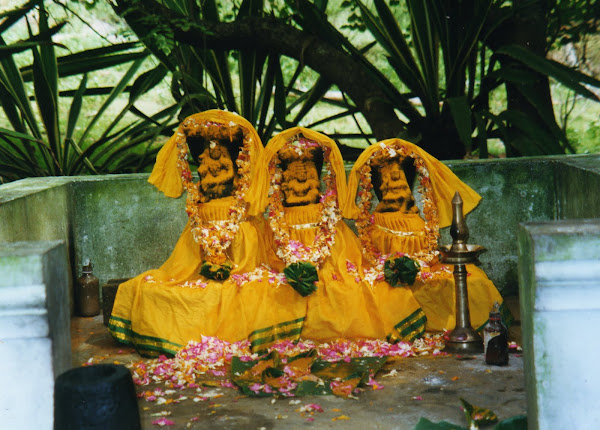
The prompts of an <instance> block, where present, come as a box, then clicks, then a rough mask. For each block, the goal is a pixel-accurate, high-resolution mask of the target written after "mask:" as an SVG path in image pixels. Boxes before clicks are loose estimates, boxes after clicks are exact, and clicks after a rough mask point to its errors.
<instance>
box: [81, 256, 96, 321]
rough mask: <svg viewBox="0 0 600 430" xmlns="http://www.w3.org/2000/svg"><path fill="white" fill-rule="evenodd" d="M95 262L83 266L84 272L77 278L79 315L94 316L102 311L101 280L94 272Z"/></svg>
mask: <svg viewBox="0 0 600 430" xmlns="http://www.w3.org/2000/svg"><path fill="white" fill-rule="evenodd" d="M93 267H94V266H93V264H92V262H91V261H89V260H88V264H86V265H84V266H83V269H82V271H83V274H82V275H81V276H80V277H79V279H78V280H77V281H78V282H77V287H78V288H77V309H78V313H79V316H82V317H93V316H96V315H98V314H99V313H100V281H99V280H98V278H96V277H95V276H94V274H93V273H92V268H93Z"/></svg>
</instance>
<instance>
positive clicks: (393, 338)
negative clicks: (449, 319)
mask: <svg viewBox="0 0 600 430" xmlns="http://www.w3.org/2000/svg"><path fill="white" fill-rule="evenodd" d="M426 323H427V316H425V313H424V312H423V310H422V309H420V308H419V309H417V310H416V311H414V312H413V313H412V314H410V315H409V316H408V317H406V318H404V319H403V320H402V321H400V322H399V323H398V324H396V325H395V326H394V330H393V332H392V333H390V334H388V335H387V339H388V342H390V343H395V342H398V341H400V340H404V341H413V340H415V339H417V338H419V337H421V336H422V335H423V333H425V324H426Z"/></svg>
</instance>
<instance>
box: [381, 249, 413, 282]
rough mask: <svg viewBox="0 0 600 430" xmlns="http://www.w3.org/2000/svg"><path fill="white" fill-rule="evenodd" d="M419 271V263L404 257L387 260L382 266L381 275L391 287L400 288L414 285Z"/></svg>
mask: <svg viewBox="0 0 600 430" xmlns="http://www.w3.org/2000/svg"><path fill="white" fill-rule="evenodd" d="M420 269H421V266H420V265H419V263H417V262H416V261H415V260H412V259H410V258H408V257H407V256H405V255H404V256H402V257H398V258H394V259H387V260H386V261H385V264H384V266H383V275H384V276H385V280H386V281H387V282H388V284H390V285H391V286H392V287H400V286H402V285H412V284H414V283H415V279H416V278H417V273H419V270H420Z"/></svg>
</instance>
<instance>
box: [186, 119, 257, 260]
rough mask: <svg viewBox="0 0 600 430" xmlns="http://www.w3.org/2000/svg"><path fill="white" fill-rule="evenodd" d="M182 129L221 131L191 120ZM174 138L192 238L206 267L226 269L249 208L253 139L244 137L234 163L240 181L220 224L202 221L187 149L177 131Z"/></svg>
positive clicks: (231, 125)
mask: <svg viewBox="0 0 600 430" xmlns="http://www.w3.org/2000/svg"><path fill="white" fill-rule="evenodd" d="M236 125H238V124H236V123H234V122H230V123H229V127H234V126H236ZM182 126H183V127H196V128H199V127H203V128H205V129H208V127H215V126H221V127H223V124H219V123H214V122H206V123H197V122H196V121H195V120H194V119H192V118H188V119H187V120H186V121H184V123H183V124H182ZM183 127H182V128H183ZM176 138H177V149H178V160H177V167H178V169H179V172H180V175H181V180H182V183H183V186H184V188H185V189H186V191H187V200H186V212H187V214H188V217H189V218H190V222H191V231H192V237H193V238H194V240H195V241H196V242H197V243H198V244H199V245H200V247H201V248H202V251H203V253H204V257H205V259H206V262H207V263H208V264H210V265H218V266H221V265H225V263H226V262H227V260H228V257H227V249H228V248H229V246H230V245H231V242H232V241H233V238H234V237H235V235H236V234H237V232H238V230H239V228H240V223H241V222H242V221H244V220H245V218H246V211H247V208H248V204H247V202H246V201H245V199H244V198H245V196H246V193H247V191H248V188H249V186H250V147H251V143H252V137H251V135H250V133H244V142H243V144H242V147H241V149H240V152H239V154H238V157H237V159H236V161H235V162H236V165H237V167H238V176H239V181H238V184H237V188H236V190H235V192H234V194H233V198H234V203H233V205H232V207H231V208H230V210H229V219H227V220H223V221H211V220H205V219H203V217H202V215H201V207H202V203H200V202H201V195H200V188H199V186H198V184H197V183H194V182H193V179H192V172H191V170H190V165H189V163H188V150H189V148H188V145H187V142H186V138H185V134H184V133H182V132H181V131H178V132H177V137H176ZM230 138H231V137H230ZM211 144H212V142H211Z"/></svg>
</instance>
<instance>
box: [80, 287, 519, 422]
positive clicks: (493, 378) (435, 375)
mask: <svg viewBox="0 0 600 430" xmlns="http://www.w3.org/2000/svg"><path fill="white" fill-rule="evenodd" d="M507 304H508V305H509V307H510V309H511V311H512V312H513V315H515V316H517V317H518V302H517V300H515V299H512V300H511V299H508V300H507ZM518 320H519V319H518V318H517V325H516V326H515V327H513V329H511V338H512V339H513V340H515V341H517V342H518V343H520V328H519V326H518ZM72 342H73V365H74V366H79V365H81V364H83V363H85V362H87V361H88V360H89V359H90V358H92V362H94V363H113V362H117V363H118V364H128V363H130V362H133V361H138V360H140V357H139V355H137V353H136V352H135V351H134V350H132V349H130V348H127V347H124V346H123V345H120V344H118V343H117V342H116V341H114V340H113V338H112V337H111V336H110V335H109V333H108V331H107V330H106V328H105V327H104V325H103V324H102V316H101V315H100V316H97V317H94V318H73V319H72ZM393 370H396V372H397V373H396V374H395V375H394V376H384V375H389V374H390V373H392V374H393V373H394V372H392V371H393ZM225 379H226V378H220V377H215V376H212V375H210V376H209V375H207V376H206V379H205V380H203V381H202V383H203V385H204V386H203V387H202V388H201V395H202V396H203V397H204V398H205V400H202V401H198V402H194V401H193V400H192V397H194V396H195V395H196V394H197V392H196V390H195V389H189V388H188V389H185V390H182V391H181V392H179V391H178V392H177V396H179V395H183V396H187V397H188V399H187V400H182V401H180V402H179V403H170V404H162V405H158V404H157V403H156V402H148V401H146V400H144V399H139V401H138V402H139V403H138V404H139V407H140V414H141V417H142V428H143V429H154V428H159V427H158V426H157V425H152V422H153V421H155V420H157V419H159V418H160V417H161V415H160V414H161V413H167V414H169V415H167V416H166V418H167V419H169V420H172V421H174V422H175V424H174V425H172V426H167V427H166V428H169V429H188V428H191V429H201V428H202V429H213V428H214V429H244V430H251V429H302V428H314V429H322V428H332V429H335V428H338V429H354V428H356V429H413V428H414V427H415V425H416V424H417V422H418V421H419V418H420V417H425V418H427V419H429V420H431V421H433V422H439V421H448V422H451V423H454V424H458V425H461V426H466V421H465V418H464V415H463V412H462V410H461V403H460V398H464V399H465V400H467V401H468V402H470V403H471V404H474V405H477V406H482V407H486V408H489V409H491V410H492V411H494V412H495V413H496V414H497V415H498V417H499V419H500V420H503V419H506V418H509V417H512V416H515V415H524V414H525V413H526V394H525V381H524V378H523V359H522V357H521V354H520V353H514V354H511V356H510V361H509V365H508V366H506V367H497V366H488V365H486V364H485V361H484V358H483V354H479V355H474V356H464V357H457V356H438V357H432V356H424V357H411V358H400V359H394V360H388V362H387V363H386V364H385V365H384V367H383V368H382V370H381V371H380V372H379V373H378V374H377V375H376V378H375V379H376V381H377V382H378V383H380V384H382V385H383V388H382V389H379V390H373V389H372V388H371V387H366V388H365V389H364V391H363V392H361V393H360V394H359V395H358V399H357V400H356V399H342V398H338V397H335V396H307V397H299V398H278V399H274V398H269V397H267V398H249V397H246V396H243V395H241V393H240V392H239V391H237V390H236V389H232V388H226V387H222V386H221V381H222V380H225ZM155 387H161V388H162V389H163V390H164V389H165V388H164V384H159V385H149V386H143V387H142V386H137V387H136V389H137V391H138V393H140V392H143V391H147V390H152V389H154V388H155ZM309 404H318V405H319V406H320V407H321V408H322V409H323V412H318V411H313V412H310V411H303V409H302V408H303V407H304V409H306V405H309Z"/></svg>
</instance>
